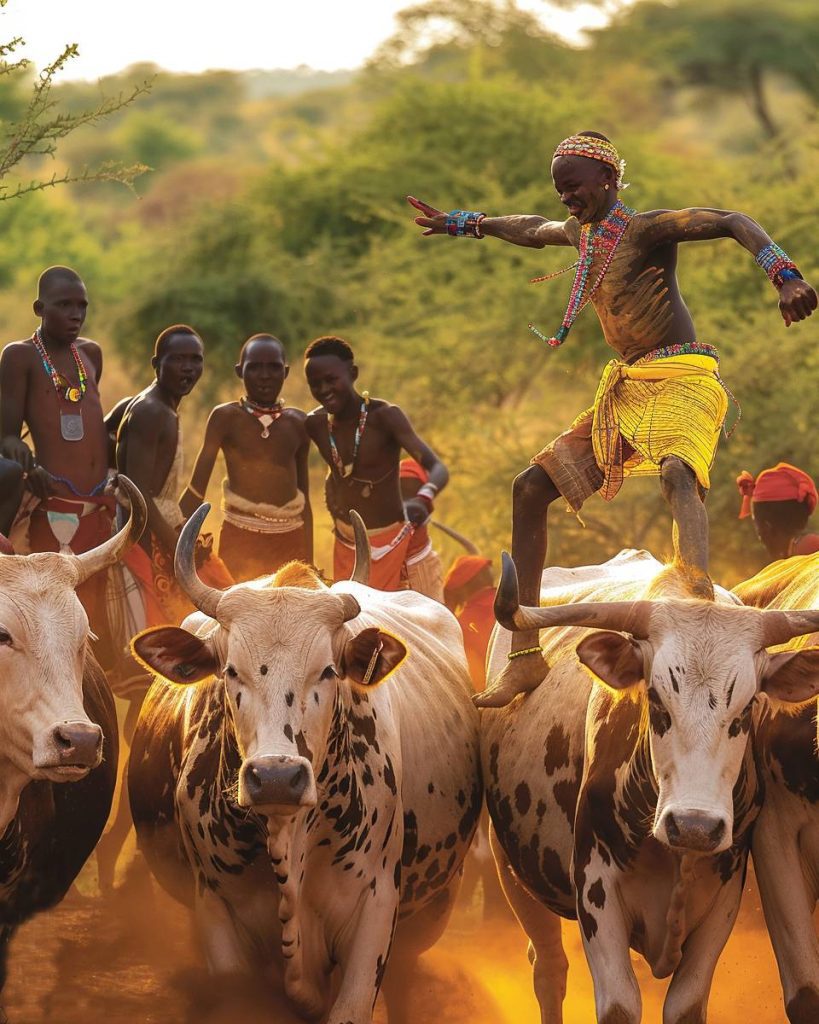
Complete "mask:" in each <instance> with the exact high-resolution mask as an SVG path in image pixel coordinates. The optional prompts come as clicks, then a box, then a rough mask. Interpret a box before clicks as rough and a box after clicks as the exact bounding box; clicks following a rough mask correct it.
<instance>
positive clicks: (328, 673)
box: [321, 665, 338, 679]
mask: <svg viewBox="0 0 819 1024" xmlns="http://www.w3.org/2000/svg"><path fill="white" fill-rule="evenodd" d="M333 676H336V677H337V676H338V672H336V669H335V666H334V665H328V666H327V668H326V669H325V670H324V671H323V672H322V673H321V678H322V679H332V678H333Z"/></svg>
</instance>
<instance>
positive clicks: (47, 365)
mask: <svg viewBox="0 0 819 1024" xmlns="http://www.w3.org/2000/svg"><path fill="white" fill-rule="evenodd" d="M31 340H32V341H33V342H34V347H35V348H36V349H37V352H38V354H39V356H40V359H41V360H42V363H43V368H44V369H45V372H46V373H47V374H48V375H49V377H50V378H51V383H52V384H53V385H54V390H55V391H56V392H57V394H58V395H60V396H61V397H62V398H64V399H65V400H66V402H80V401H82V399H83V398H84V396H85V392H86V391H87V390H88V374H87V373H86V372H85V367H84V366H83V362H82V359H80V354H79V352H78V351H77V346H76V345H75V344H74V343H73V342H72V344H71V345H70V346H69V348H70V349H71V355H72V356H73V357H74V365H75V366H76V367H77V379H78V382H79V383H78V384H76V385H75V384H72V383H71V382H70V381H68V380H66V378H65V377H63V375H62V374H61V373H58V372H57V369H56V368H55V366H54V364H53V363H52V362H51V358H50V357H49V354H48V350H47V349H46V347H45V344H44V342H43V335H42V332H41V331H40V328H39V327H38V328H37V330H36V331H35V332H34V334H33V335H32V337H31Z"/></svg>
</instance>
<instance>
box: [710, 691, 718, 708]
mask: <svg viewBox="0 0 819 1024" xmlns="http://www.w3.org/2000/svg"><path fill="white" fill-rule="evenodd" d="M708 707H709V708H711V710H712V711H716V710H717V698H716V697H715V696H714V694H713V693H709V694H708Z"/></svg>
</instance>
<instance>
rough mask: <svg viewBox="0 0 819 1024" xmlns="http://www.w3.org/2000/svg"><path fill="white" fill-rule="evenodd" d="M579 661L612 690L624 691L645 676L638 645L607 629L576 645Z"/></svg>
mask: <svg viewBox="0 0 819 1024" xmlns="http://www.w3.org/2000/svg"><path fill="white" fill-rule="evenodd" d="M577 658H578V661H579V662H580V664H581V665H585V666H586V668H587V669H589V671H590V672H592V673H593V674H594V675H595V676H597V678H598V679H600V680H602V681H603V682H604V683H605V684H606V686H610V687H611V688H612V689H613V690H625V689H626V688H627V687H629V686H633V685H634V684H635V683H639V682H640V680H641V679H642V678H643V677H644V675H645V669H644V667H643V654H642V651H641V650H640V647H639V645H638V644H637V643H635V641H634V640H632V639H631V637H629V636H623V634H622V633H613V632H612V631H611V630H608V629H600V630H597V631H595V632H594V633H590V634H589V635H588V636H585V637H583V639H582V640H581V641H580V643H579V644H578V645H577Z"/></svg>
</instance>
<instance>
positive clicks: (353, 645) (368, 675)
mask: <svg viewBox="0 0 819 1024" xmlns="http://www.w3.org/2000/svg"><path fill="white" fill-rule="evenodd" d="M406 656H407V649H406V647H405V646H404V645H403V643H402V642H401V641H400V640H399V639H398V637H395V636H392V634H391V633H385V632H384V630H383V629H377V628H376V627H375V626H370V627H368V628H367V629H362V630H361V632H360V633H357V634H356V635H355V636H353V637H350V639H349V640H348V641H347V643H346V644H345V645H344V654H343V655H342V662H341V667H342V674H343V675H344V676H346V677H347V678H348V679H351V680H352V681H353V682H354V683H357V684H358V685H359V686H368V687H369V686H375V685H377V684H378V683H383V682H384V680H385V679H386V678H387V676H388V675H390V673H392V672H394V671H395V670H396V669H397V668H398V666H399V665H400V664H401V662H402V661H403V660H404V658H406Z"/></svg>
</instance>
